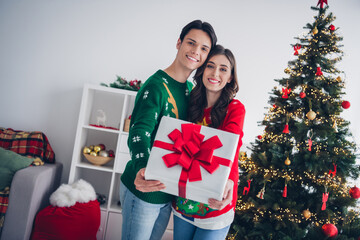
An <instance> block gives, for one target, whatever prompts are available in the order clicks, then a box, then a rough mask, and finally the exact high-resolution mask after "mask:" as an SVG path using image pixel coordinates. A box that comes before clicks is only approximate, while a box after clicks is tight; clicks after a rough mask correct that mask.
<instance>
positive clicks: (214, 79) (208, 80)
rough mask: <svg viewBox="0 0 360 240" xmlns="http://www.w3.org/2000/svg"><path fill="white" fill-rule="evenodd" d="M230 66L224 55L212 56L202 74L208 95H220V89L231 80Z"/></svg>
mask: <svg viewBox="0 0 360 240" xmlns="http://www.w3.org/2000/svg"><path fill="white" fill-rule="evenodd" d="M231 70H232V66H231V64H230V61H229V59H228V58H227V57H226V56H225V55H215V56H212V57H211V58H210V59H209V61H208V62H207V63H206V67H205V70H204V73H203V78H202V81H203V84H204V86H205V87H206V91H207V92H208V93H210V92H212V93H217V94H216V95H218V94H219V96H220V94H221V91H222V89H223V88H224V87H225V85H226V84H227V83H230V82H231V80H232V75H231V72H232V71H231Z"/></svg>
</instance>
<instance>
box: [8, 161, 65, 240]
mask: <svg viewBox="0 0 360 240" xmlns="http://www.w3.org/2000/svg"><path fill="white" fill-rule="evenodd" d="M62 168H63V165H62V164H61V163H45V164H44V165H43V166H32V167H27V168H24V169H22V170H19V171H17V172H16V174H15V175H14V177H13V180H12V183H11V190H10V196H9V206H8V209H7V211H6V215H5V222H4V226H3V229H2V234H1V239H8V240H12V239H14V240H15V239H16V240H20V239H23V240H28V239H30V236H31V231H32V228H33V223H34V220H35V216H36V214H37V213H38V212H39V211H40V210H41V209H42V208H44V207H46V206H47V205H49V197H50V195H51V193H53V192H54V191H55V190H56V189H57V188H58V187H59V185H60V179H61V173H62Z"/></svg>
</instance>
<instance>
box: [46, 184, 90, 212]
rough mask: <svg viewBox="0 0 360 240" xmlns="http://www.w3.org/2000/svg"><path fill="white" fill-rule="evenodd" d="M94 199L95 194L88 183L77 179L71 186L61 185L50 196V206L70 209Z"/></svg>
mask: <svg viewBox="0 0 360 240" xmlns="http://www.w3.org/2000/svg"><path fill="white" fill-rule="evenodd" d="M95 199H96V193H95V190H94V188H93V186H91V184H90V183H88V182H86V181H85V180H83V179H79V180H78V181H77V182H74V183H72V184H62V185H61V186H60V187H59V188H58V189H57V190H56V191H55V192H54V193H53V194H51V196H50V204H51V205H53V206H55V207H71V206H74V205H75V204H76V203H77V202H79V203H87V202H89V201H93V200H95Z"/></svg>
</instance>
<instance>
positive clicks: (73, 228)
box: [31, 180, 100, 240]
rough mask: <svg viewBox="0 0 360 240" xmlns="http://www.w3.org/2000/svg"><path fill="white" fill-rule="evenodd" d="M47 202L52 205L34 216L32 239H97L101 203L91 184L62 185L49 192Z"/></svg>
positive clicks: (81, 181) (80, 182) (83, 182)
mask: <svg viewBox="0 0 360 240" xmlns="http://www.w3.org/2000/svg"><path fill="white" fill-rule="evenodd" d="M94 198H95V200H94ZM50 202H51V204H52V205H50V206H47V207H46V208H44V209H42V210H41V211H40V212H39V213H38V214H37V216H36V219H35V224H34V229H33V233H32V238H31V239H32V240H39V239H53V240H96V234H97V231H98V229H99V227H100V204H99V202H98V201H97V200H96V193H95V191H94V190H93V188H92V186H91V185H90V184H88V183H87V182H85V181H83V180H79V182H76V183H74V184H73V185H64V184H63V185H62V186H60V188H59V189H58V190H57V191H55V192H54V193H53V194H52V196H51V197H50Z"/></svg>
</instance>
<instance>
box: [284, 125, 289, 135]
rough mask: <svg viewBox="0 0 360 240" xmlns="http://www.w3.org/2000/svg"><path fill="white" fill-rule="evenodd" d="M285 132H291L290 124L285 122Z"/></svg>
mask: <svg viewBox="0 0 360 240" xmlns="http://www.w3.org/2000/svg"><path fill="white" fill-rule="evenodd" d="M283 133H289V124H285V127H284V130H283Z"/></svg>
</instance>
